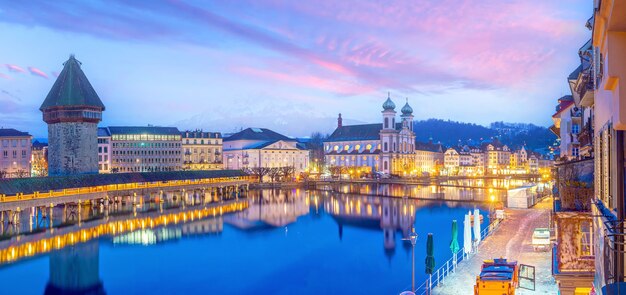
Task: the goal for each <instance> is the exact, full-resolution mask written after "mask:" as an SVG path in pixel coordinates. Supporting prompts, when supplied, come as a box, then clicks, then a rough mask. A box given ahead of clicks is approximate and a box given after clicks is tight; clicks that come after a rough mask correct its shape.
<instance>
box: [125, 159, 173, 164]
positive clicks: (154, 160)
mask: <svg viewBox="0 0 626 295" xmlns="http://www.w3.org/2000/svg"><path fill="white" fill-rule="evenodd" d="M113 163H116V164H118V163H180V159H178V158H148V159H134V158H121V159H113Z"/></svg>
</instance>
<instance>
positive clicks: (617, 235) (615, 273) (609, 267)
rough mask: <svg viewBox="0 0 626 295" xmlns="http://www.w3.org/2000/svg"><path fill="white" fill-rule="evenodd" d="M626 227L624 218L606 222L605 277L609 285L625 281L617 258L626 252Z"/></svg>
mask: <svg viewBox="0 0 626 295" xmlns="http://www.w3.org/2000/svg"><path fill="white" fill-rule="evenodd" d="M625 229H626V221H624V220H608V221H606V222H604V251H603V253H604V279H605V282H606V284H607V285H610V284H614V283H619V282H624V273H623V272H622V271H621V270H620V267H618V263H617V259H619V258H620V257H624V254H626V243H625V241H626V231H625ZM625 291H626V290H625ZM620 294H621V293H620Z"/></svg>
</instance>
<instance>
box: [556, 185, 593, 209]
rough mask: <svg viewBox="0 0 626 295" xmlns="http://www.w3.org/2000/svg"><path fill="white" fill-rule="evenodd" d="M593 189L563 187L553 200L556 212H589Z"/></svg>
mask: <svg viewBox="0 0 626 295" xmlns="http://www.w3.org/2000/svg"><path fill="white" fill-rule="evenodd" d="M592 197H593V188H590V187H578V186H563V187H562V188H561V190H560V191H559V196H558V197H556V198H555V200H554V210H555V211H556V212H590V211H591V198H592Z"/></svg>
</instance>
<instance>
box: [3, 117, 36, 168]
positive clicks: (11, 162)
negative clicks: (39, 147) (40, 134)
mask: <svg viewBox="0 0 626 295" xmlns="http://www.w3.org/2000/svg"><path fill="white" fill-rule="evenodd" d="M32 139H33V137H32V136H31V135H30V134H28V133H27V132H22V131H18V130H15V129H10V128H0V178H14V177H29V176H30V175H31V173H30V170H31V147H32V143H31V142H32Z"/></svg>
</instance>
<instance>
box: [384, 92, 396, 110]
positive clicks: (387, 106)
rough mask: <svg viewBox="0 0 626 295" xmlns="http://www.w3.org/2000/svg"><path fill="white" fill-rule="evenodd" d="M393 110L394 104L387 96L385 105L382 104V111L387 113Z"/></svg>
mask: <svg viewBox="0 0 626 295" xmlns="http://www.w3.org/2000/svg"><path fill="white" fill-rule="evenodd" d="M395 108H396V104H395V103H393V101H391V98H390V97H389V96H387V100H385V103H383V109H384V110H385V111H387V110H394V109H395Z"/></svg>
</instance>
